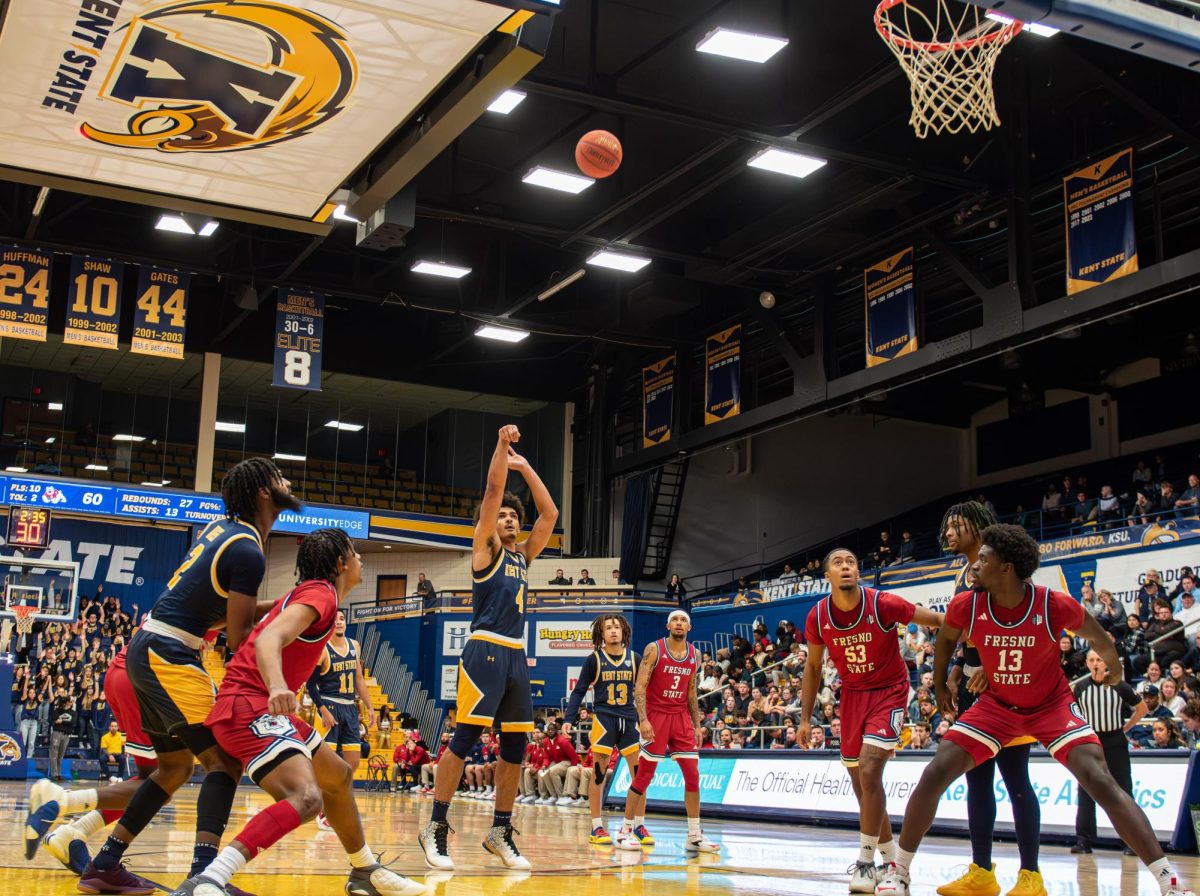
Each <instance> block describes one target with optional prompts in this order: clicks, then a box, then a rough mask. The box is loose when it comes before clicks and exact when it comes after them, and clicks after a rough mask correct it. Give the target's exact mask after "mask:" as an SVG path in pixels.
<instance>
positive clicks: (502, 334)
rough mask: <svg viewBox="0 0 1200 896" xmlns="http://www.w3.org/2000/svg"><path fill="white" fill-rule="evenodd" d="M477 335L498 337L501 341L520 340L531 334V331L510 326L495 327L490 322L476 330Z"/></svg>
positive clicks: (491, 337) (485, 337)
mask: <svg viewBox="0 0 1200 896" xmlns="http://www.w3.org/2000/svg"><path fill="white" fill-rule="evenodd" d="M475 335H476V336H480V337H482V338H484V339H497V340H499V341H500V342H520V341H521V340H522V339H524V338H525V337H526V336H528V335H529V331H528V330H513V329H510V328H509V327H493V326H491V325H490V324H484V325H483V326H482V327H480V328H479V329H478V330H476V331H475Z"/></svg>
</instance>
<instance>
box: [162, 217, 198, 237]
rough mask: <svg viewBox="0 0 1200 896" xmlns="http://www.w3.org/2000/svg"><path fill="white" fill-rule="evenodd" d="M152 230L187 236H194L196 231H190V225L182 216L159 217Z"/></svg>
mask: <svg viewBox="0 0 1200 896" xmlns="http://www.w3.org/2000/svg"><path fill="white" fill-rule="evenodd" d="M154 229H155V230H165V231H167V232H168V233H186V234H187V235H188V236H195V235H196V231H194V230H192V225H191V224H189V223H188V222H187V221H185V220H183V215H159V216H158V223H157V224H155V225H154Z"/></svg>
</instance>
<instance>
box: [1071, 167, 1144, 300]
mask: <svg viewBox="0 0 1200 896" xmlns="http://www.w3.org/2000/svg"><path fill="white" fill-rule="evenodd" d="M1063 201H1064V203H1065V206H1066V208H1065V213H1066V221H1067V295H1074V294H1075V293H1077V292H1083V291H1084V290H1085V289H1091V288H1092V287H1093V286H1096V285H1098V284H1100V283H1107V282H1108V281H1109V280H1116V279H1117V278H1119V277H1124V276H1125V275H1126V274H1132V273H1133V272H1134V271H1136V270H1137V269H1138V258H1137V236H1136V234H1135V233H1134V226H1133V149H1132V148H1130V149H1126V150H1123V151H1122V152H1119V153H1117V154H1116V155H1112V156H1109V157H1108V158H1107V159H1103V160H1102V161H1099V162H1097V163H1096V164H1095V165H1089V166H1088V167H1087V168H1081V169H1079V170H1078V171H1076V172H1075V173H1074V174H1071V175H1068V176H1067V177H1064V178H1063Z"/></svg>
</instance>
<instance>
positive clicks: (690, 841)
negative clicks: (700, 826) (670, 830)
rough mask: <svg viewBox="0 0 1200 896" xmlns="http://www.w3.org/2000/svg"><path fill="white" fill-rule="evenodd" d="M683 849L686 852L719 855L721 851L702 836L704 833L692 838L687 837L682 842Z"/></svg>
mask: <svg viewBox="0 0 1200 896" xmlns="http://www.w3.org/2000/svg"><path fill="white" fill-rule="evenodd" d="M683 848H684V849H685V850H686V851H687V852H707V853H719V852H720V851H721V847H719V846H717V844H715V843H713V842H712V841H711V840H709V839H708V838H707V837H705V836H704V831H701V832H700V833H699V834H696V835H695V836H694V837H688V838H687V840H686V841H684V844H683Z"/></svg>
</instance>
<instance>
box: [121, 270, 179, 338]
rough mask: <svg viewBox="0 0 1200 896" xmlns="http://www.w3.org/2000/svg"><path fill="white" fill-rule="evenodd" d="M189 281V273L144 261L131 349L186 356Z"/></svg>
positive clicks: (139, 276)
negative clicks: (184, 338) (153, 265)
mask: <svg viewBox="0 0 1200 896" xmlns="http://www.w3.org/2000/svg"><path fill="white" fill-rule="evenodd" d="M190 283H191V275H190V274H185V273H182V272H180V271H174V270H170V269H168V268H156V267H152V266H150V265H142V269H141V271H140V272H139V273H138V288H137V303H136V305H135V307H134V311H133V339H131V340H130V343H129V350H130V351H131V352H133V353H134V354H135V355H157V356H158V357H160V358H179V359H182V358H183V337H184V334H185V333H186V332H187V306H188V286H189V285H190Z"/></svg>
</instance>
